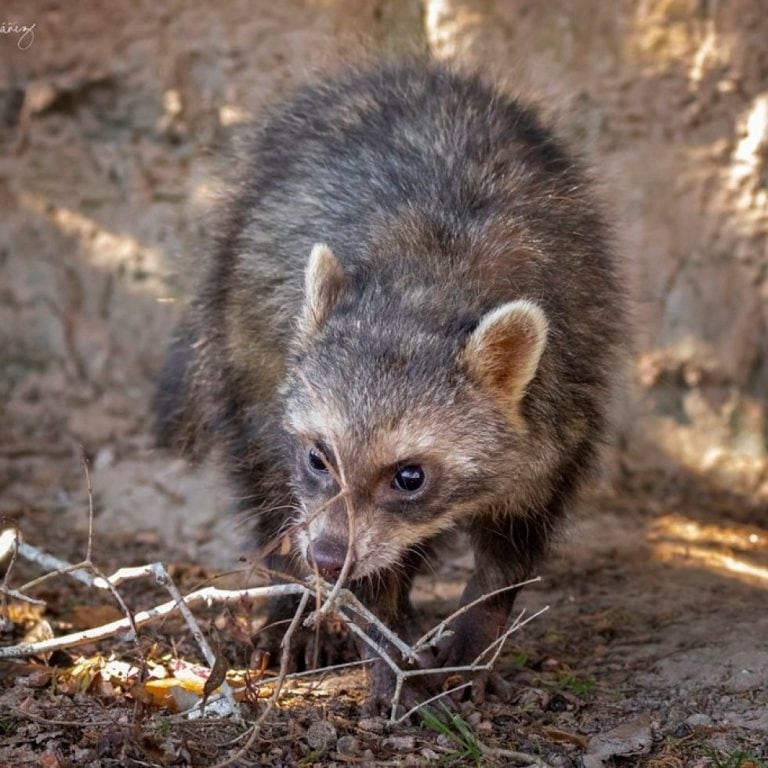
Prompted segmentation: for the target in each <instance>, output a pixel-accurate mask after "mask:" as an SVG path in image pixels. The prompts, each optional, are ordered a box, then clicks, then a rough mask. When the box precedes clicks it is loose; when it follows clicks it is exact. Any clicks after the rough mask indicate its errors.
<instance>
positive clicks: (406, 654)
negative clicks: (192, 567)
mask: <svg viewBox="0 0 768 768" xmlns="http://www.w3.org/2000/svg"><path fill="white" fill-rule="evenodd" d="M11 550H15V551H17V552H18V554H19V556H22V557H25V558H27V559H30V560H31V561H33V562H35V563H38V564H45V565H50V564H51V563H54V564H55V567H56V569H57V572H58V573H61V574H69V575H71V576H73V578H76V579H78V580H80V581H83V582H84V583H87V584H90V585H91V586H94V587H96V588H98V589H108V590H110V591H112V592H113V594H115V593H116V589H115V587H116V585H117V584H120V583H122V582H123V581H126V580H129V579H135V578H141V577H145V576H148V575H151V576H153V577H154V578H155V579H156V580H157V581H158V583H160V584H161V585H162V586H164V587H165V589H166V590H167V591H168V592H169V594H170V595H171V597H172V598H173V599H172V600H170V601H168V602H166V603H163V604H161V605H159V606H155V607H154V608H151V609H148V610H145V611H142V612H140V613H137V614H136V615H135V616H132V615H130V612H129V611H128V609H127V608H126V609H125V612H126V617H125V618H123V619H121V620H119V621H114V622H110V623H109V624H105V625H103V626H101V627H96V628H92V629H88V630H85V631H82V632H76V633H72V634H70V635H66V636H63V637H59V638H53V639H51V640H43V641H40V642H37V643H22V644H19V645H15V646H9V647H6V648H0V658H15V657H23V656H29V655H37V654H40V653H46V652H50V651H53V650H57V649H61V648H71V647H76V646H78V645H83V644H85V643H92V642H95V641H97V640H102V639H105V638H107V637H113V636H117V635H120V634H121V633H126V632H130V633H131V634H133V635H135V633H136V628H137V627H139V626H143V625H144V624H146V623H148V622H150V621H154V620H157V619H159V618H162V617H164V616H167V615H168V614H170V613H172V612H173V611H175V610H179V611H180V612H181V613H182V615H183V616H184V618H185V620H186V622H187V625H188V626H189V628H190V631H191V632H192V635H193V636H194V638H195V640H196V641H197V643H198V645H199V647H200V649H201V651H202V653H203V655H204V656H205V658H206V660H207V661H208V663H209V664H210V665H211V667H213V666H214V665H215V663H216V658H215V654H214V653H213V651H212V650H211V648H210V646H209V645H208V643H207V641H206V639H205V636H204V635H203V633H202V631H201V630H200V627H199V625H198V624H197V622H196V620H195V618H194V616H193V614H192V612H191V610H190V606H193V605H195V604H198V603H201V602H205V603H211V602H213V601H223V602H232V601H241V600H243V599H256V598H262V597H276V596H280V595H300V596H301V600H300V604H299V608H298V610H297V611H296V613H295V614H294V616H293V618H292V620H291V623H290V626H289V627H288V630H287V631H286V634H285V636H284V638H283V643H282V654H281V664H280V672H279V674H278V675H277V676H276V677H275V678H272V679H270V680H269V682H273V681H274V682H275V690H274V691H273V693H272V696H271V697H270V701H269V703H268V705H267V707H266V708H265V710H264V712H262V714H261V715H260V717H259V718H258V720H257V721H256V722H255V723H254V724H253V726H252V729H253V730H252V733H251V734H250V736H249V738H248V741H247V743H246V745H244V747H243V748H242V750H241V751H240V752H239V753H238V754H239V755H242V754H245V752H246V751H247V750H248V749H249V748H250V747H251V746H252V745H253V743H254V742H255V739H256V737H257V733H258V730H259V727H260V725H261V723H262V722H263V721H264V718H266V717H267V715H268V713H269V712H270V711H271V710H272V708H273V707H274V704H275V703H276V701H277V699H278V697H279V695H280V692H281V689H282V687H283V684H284V682H285V681H286V680H288V679H290V678H291V677H294V675H288V674H287V668H288V661H289V654H290V643H291V640H292V637H293V635H294V633H295V632H296V630H297V628H298V626H299V624H300V622H301V620H302V617H303V613H304V610H305V609H306V606H307V603H308V601H309V599H310V597H312V596H313V595H315V594H318V595H319V598H320V600H321V601H323V602H322V605H321V609H322V608H325V607H326V606H327V605H328V602H329V600H331V599H333V603H334V605H333V610H334V611H335V612H336V614H337V615H338V616H339V618H340V619H341V620H342V621H343V622H344V623H345V624H346V625H347V627H348V628H349V630H350V631H351V632H352V633H353V634H355V635H357V636H358V637H359V638H360V639H361V640H362V641H363V642H364V643H365V644H366V645H367V646H368V647H369V648H370V649H371V651H372V652H373V653H374V654H375V655H376V656H377V657H378V658H380V659H381V660H382V661H383V662H384V663H385V664H386V665H387V666H388V667H389V668H390V670H391V671H392V673H393V675H394V676H395V693H394V696H393V698H392V700H391V705H392V709H391V715H390V720H391V721H392V722H395V721H397V720H398V718H397V717H396V714H397V707H398V705H399V702H400V698H401V696H402V690H403V686H404V684H405V683H406V681H407V680H409V679H411V678H413V677H418V676H430V675H437V674H440V675H446V674H452V673H477V672H482V671H487V670H490V669H491V668H492V666H493V664H495V662H496V660H497V658H498V656H499V653H500V652H501V649H502V647H503V645H504V643H505V642H506V640H507V639H508V638H509V636H510V635H511V634H512V633H513V632H515V631H517V630H518V629H520V628H521V627H522V626H524V625H525V624H527V623H528V622H529V621H532V620H533V619H534V618H536V617H537V616H539V615H541V613H543V612H544V611H545V610H547V608H548V606H546V607H545V608H542V609H541V610H539V611H537V612H536V613H534V614H532V615H531V616H529V617H527V618H525V619H523V616H524V614H525V612H524V611H523V612H521V613H520V614H519V615H518V616H517V617H516V618H515V619H514V620H513V621H512V623H511V625H510V626H509V628H508V629H507V630H506V631H505V632H504V634H502V635H501V636H500V637H499V638H497V639H496V640H494V641H493V642H492V643H490V644H489V646H488V647H487V648H486V649H484V650H483V652H482V653H481V654H480V655H479V656H478V657H477V658H476V659H475V660H474V661H473V662H472V663H471V664H467V665H463V666H454V667H439V668H427V669H422V668H415V669H414V668H410V669H402V668H401V667H400V666H399V665H398V663H397V662H396V661H395V660H394V659H393V658H392V656H391V655H390V652H389V651H388V650H387V647H384V645H382V643H381V642H379V640H377V639H374V637H372V636H371V631H370V629H368V630H367V631H366V630H365V629H363V628H362V627H361V626H359V625H358V623H357V622H356V621H353V620H352V618H351V617H350V615H349V614H348V611H349V612H351V613H353V614H356V615H357V616H358V617H359V618H360V619H362V620H363V622H364V623H365V624H366V625H367V626H368V627H372V628H373V629H374V631H375V633H376V635H377V636H378V637H381V638H383V639H384V641H385V642H386V645H387V646H391V647H393V648H395V649H396V650H397V651H398V652H399V653H400V654H402V656H403V658H405V659H408V660H411V661H415V662H416V663H418V661H419V659H418V651H419V647H418V645H417V646H415V647H411V646H409V645H408V644H406V643H404V642H403V641H402V640H401V639H400V638H399V637H398V636H397V634H396V633H394V632H393V631H392V630H391V629H390V628H389V627H387V626H386V625H385V624H384V623H383V622H382V621H381V620H380V619H378V618H377V617H376V616H375V615H374V614H373V613H372V612H371V611H369V610H368V609H367V608H366V607H365V606H364V605H363V604H362V603H361V602H360V601H359V600H358V598H357V597H356V596H355V595H353V594H352V593H351V592H350V591H349V590H347V589H336V588H332V587H331V586H330V585H327V584H325V583H324V582H318V581H317V580H309V581H308V582H307V583H306V584H301V583H292V584H276V585H272V586H268V587H253V588H250V589H241V590H225V589H218V588H216V587H205V588H202V589H199V590H196V591H194V592H191V593H189V594H187V595H182V594H181V593H180V592H179V590H178V588H177V587H176V585H175V584H174V583H173V581H172V580H171V578H170V576H169V575H168V572H167V570H166V568H165V566H164V565H163V564H162V563H151V564H149V565H143V566H138V567H133V568H121V569H119V570H117V571H115V573H113V574H112V575H110V576H104V575H103V574H101V573H99V572H98V571H97V570H96V569H95V568H94V566H93V565H92V564H89V563H86V565H87V566H88V569H89V570H85V569H82V568H81V569H78V568H77V567H74V566H72V565H70V564H69V563H66V562H64V561H62V560H59V559H58V558H53V557H51V556H50V555H48V554H47V553H45V552H42V551H41V550H39V549H37V548H36V547H32V546H30V545H28V544H25V543H24V542H23V541H21V540H20V537H19V536H18V534H17V532H16V531H15V530H9V531H5V532H3V533H2V534H0V558H1V557H2V556H3V554H7V553H8V552H9V551H11ZM89 571H90V572H89ZM93 571H95V572H96V575H95V576H94V575H93V573H92V572H93ZM532 581H535V579H534V580H532ZM524 583H528V582H524ZM519 586H521V585H513V586H511V587H509V588H508V589H512V588H516V587H519ZM501 591H503V590H497V591H496V592H493V593H490V594H488V595H483V596H482V597H481V598H479V599H478V600H476V601H474V602H473V603H469V604H467V605H466V606H464V607H463V608H462V609H459V611H457V612H456V613H454V614H452V616H451V617H449V618H448V619H446V620H445V621H444V622H441V623H440V624H439V625H438V626H436V627H434V628H433V629H432V630H430V632H428V633H427V634H426V635H425V636H424V638H422V640H420V641H419V642H420V643H424V642H426V641H428V640H429V639H431V638H434V637H436V636H439V634H440V632H441V631H443V629H444V628H445V626H446V625H447V623H448V622H449V621H450V620H451V619H452V618H455V616H456V615H458V614H459V613H460V612H461V611H462V610H468V609H469V608H471V607H472V606H473V605H474V604H477V603H479V602H481V601H482V600H485V599H488V597H491V596H493V595H494V594H498V593H499V592H501ZM118 597H119V595H118ZM318 613H319V611H318ZM312 618H313V617H312V616H310V617H309V620H312ZM489 655H490V658H488V657H489ZM483 659H488V660H487V661H485V662H483ZM369 661H370V660H369V659H366V660H364V661H363V662H358V663H368V662H369ZM346 666H352V665H338V666H336V667H332V668H328V669H326V670H323V669H320V670H317V672H324V671H330V670H331V669H338V668H343V667H346ZM300 674H303V675H306V674H309V673H308V672H305V673H300ZM295 676H299V675H295ZM465 685H469V683H462V685H461V686H459V687H457V688H456V689H452V690H451V691H444V692H441V693H440V694H438V695H437V696H433V697H432V698H430V699H428V702H431V701H434V700H436V699H439V698H440V697H442V696H444V695H447V694H448V693H451V692H452V691H453V690H460V689H461V688H462V687H464V686H465ZM221 689H222V692H223V695H224V700H225V702H226V706H225V708H224V709H223V710H222V712H223V713H224V714H235V715H237V712H238V709H237V705H236V702H235V701H234V695H233V694H232V692H231V689H229V690H228V684H227V683H226V681H225V682H224V683H223V684H222V686H221ZM412 712H413V710H411V711H410V713H409V714H412ZM406 716H407V715H406ZM403 719H405V717H401V718H399V720H403ZM489 754H490V753H489ZM236 759H238V757H237V756H234V757H233V758H232V759H231V760H229V761H227V762H226V763H222V764H220V765H221V766H223V765H225V764H230V763H231V762H233V761H234V760H236ZM510 759H512V758H511V757H510Z"/></svg>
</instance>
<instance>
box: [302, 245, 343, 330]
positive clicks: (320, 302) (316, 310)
mask: <svg viewBox="0 0 768 768" xmlns="http://www.w3.org/2000/svg"><path fill="white" fill-rule="evenodd" d="M343 287H344V270H343V268H342V266H341V264H340V263H339V260H338V259H337V258H336V257H335V256H334V255H333V251H332V250H331V249H330V248H329V247H328V246H327V245H324V244H323V243H317V244H316V245H315V246H314V247H313V248H312V252H311V253H310V254H309V262H308V263H307V271H306V273H305V275H304V309H303V312H302V315H301V319H300V330H301V332H302V333H303V334H305V335H310V334H312V333H314V332H315V331H317V330H318V329H319V328H320V326H321V325H322V324H323V322H325V319H326V318H327V317H328V314H329V313H330V311H331V310H332V309H333V306H334V305H335V304H336V302H337V301H338V298H339V295H340V294H341V291H342V289H343Z"/></svg>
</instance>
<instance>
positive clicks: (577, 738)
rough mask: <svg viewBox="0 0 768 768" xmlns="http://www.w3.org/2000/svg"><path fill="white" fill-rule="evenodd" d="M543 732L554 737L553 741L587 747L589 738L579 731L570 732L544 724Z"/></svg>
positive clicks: (580, 747) (549, 736)
mask: <svg viewBox="0 0 768 768" xmlns="http://www.w3.org/2000/svg"><path fill="white" fill-rule="evenodd" d="M541 732H542V733H543V734H544V735H545V736H547V737H548V738H550V739H552V741H558V742H560V743H566V744H575V745H576V746H577V747H579V749H586V748H587V739H586V738H585V737H584V736H582V735H581V734H578V733H570V732H569V731H561V730H560V729H559V728H550V727H549V726H544V727H542V729H541Z"/></svg>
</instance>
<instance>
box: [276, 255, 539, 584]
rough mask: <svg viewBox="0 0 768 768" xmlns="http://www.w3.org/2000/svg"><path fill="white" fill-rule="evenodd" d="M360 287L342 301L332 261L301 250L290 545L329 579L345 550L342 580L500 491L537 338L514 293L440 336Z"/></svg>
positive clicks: (288, 400)
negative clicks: (471, 322)
mask: <svg viewBox="0 0 768 768" xmlns="http://www.w3.org/2000/svg"><path fill="white" fill-rule="evenodd" d="M368 298H369V300H368V301H367V302H365V303H364V304H363V305H361V302H359V301H358V302H355V301H352V300H348V299H349V297H348V296H346V297H345V276H344V273H343V270H342V267H341V265H340V264H339V262H338V261H337V260H336V258H335V257H334V256H333V254H332V253H331V251H330V250H329V249H328V248H327V247H325V246H316V247H315V248H314V249H313V251H312V255H311V257H310V261H309V265H308V268H307V275H306V285H305V307H304V314H303V316H302V318H301V320H300V328H299V341H298V343H297V351H296V354H295V358H294V365H293V366H292V368H291V376H290V378H289V380H288V382H287V385H286V388H285V393H284V403H285V416H284V425H285V430H286V433H287V435H288V437H289V445H290V451H291V460H292V472H291V478H292V486H293V491H294V494H295V496H296V498H297V501H298V506H299V509H300V512H299V515H298V519H297V523H298V525H297V534H296V543H297V546H298V549H299V551H300V553H301V555H302V556H303V557H304V559H305V560H306V562H307V563H308V565H309V566H310V567H313V566H317V568H318V569H319V570H320V572H321V573H322V574H323V575H324V576H326V577H327V578H331V579H333V578H336V577H337V576H338V575H339V573H340V572H341V570H342V567H343V565H344V562H345V558H347V556H348V554H349V558H350V562H351V568H350V570H349V572H348V577H349V578H351V579H358V578H363V577H366V576H370V575H372V574H374V573H376V572H377V571H380V570H383V569H387V568H392V567H396V566H397V565H398V564H399V563H400V562H401V561H402V560H403V558H404V557H405V555H406V554H407V553H409V552H410V551H412V550H414V549H416V550H418V549H419V548H420V547H422V546H423V545H425V544H426V543H427V542H429V541H430V540H431V539H433V538H434V537H435V536H437V535H438V534H440V533H441V532H442V531H445V530H447V529H449V528H451V527H454V526H455V525H457V523H459V522H460V521H462V520H466V519H467V518H468V517H469V516H471V515H472V514H474V513H475V512H477V511H480V510H482V509H488V507H489V506H490V505H491V504H493V503H494V501H495V500H498V499H499V498H501V497H503V496H504V494H505V493H509V492H511V490H512V489H513V488H514V486H515V483H516V482H519V480H520V478H519V477H517V476H516V472H515V462H514V460H513V458H514V456H515V455H516V454H519V453H521V452H523V451H524V448H525V444H526V436H525V425H524V423H523V419H522V416H521V413H520V403H521V400H522V397H523V395H524V391H525V387H526V386H527V384H528V383H529V382H530V380H531V379H532V378H533V376H534V374H535V372H536V368H537V366H538V363H539V359H540V357H541V354H542V351H543V349H544V345H545V338H546V328H547V325H546V320H545V318H544V315H543V313H542V312H541V310H540V309H539V308H538V307H537V306H536V305H534V304H532V303H530V302H527V301H520V302H513V303H510V304H505V305H502V306H501V307H499V308H497V309H496V310H493V311H491V312H490V313H488V314H487V315H485V316H484V317H482V318H481V319H480V322H479V324H477V326H476V327H475V328H474V329H473V330H471V331H470V330H467V331H466V332H465V333H463V334H461V333H459V334H456V333H452V334H447V335H446V334H445V333H442V334H441V333H438V332H435V331H434V329H433V330H432V331H430V330H425V329H424V327H423V326H419V324H418V323H417V322H415V321H414V319H413V317H411V316H409V315H408V313H407V312H406V311H405V310H403V312H401V313H399V312H398V311H394V310H393V314H392V315H391V316H387V306H388V305H386V304H381V303H380V304H378V305H376V300H375V298H371V297H368ZM382 314H384V317H382Z"/></svg>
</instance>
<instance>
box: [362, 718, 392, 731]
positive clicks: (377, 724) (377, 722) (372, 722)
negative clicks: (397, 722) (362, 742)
mask: <svg viewBox="0 0 768 768" xmlns="http://www.w3.org/2000/svg"><path fill="white" fill-rule="evenodd" d="M357 726H358V728H361V729H362V730H364V731H370V732H371V733H384V731H385V729H386V727H387V721H386V720H384V718H382V717H364V718H363V719H362V720H359V721H358V723H357Z"/></svg>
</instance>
